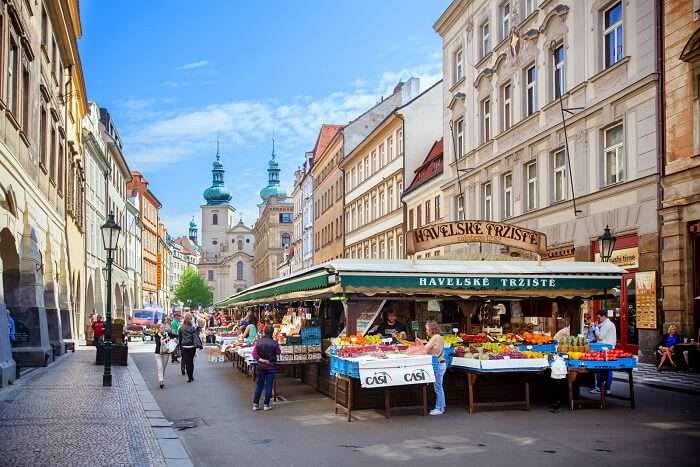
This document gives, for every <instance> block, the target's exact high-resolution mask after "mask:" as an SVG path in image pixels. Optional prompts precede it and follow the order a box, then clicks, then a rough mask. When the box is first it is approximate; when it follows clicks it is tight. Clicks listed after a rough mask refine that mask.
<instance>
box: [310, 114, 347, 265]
mask: <svg viewBox="0 0 700 467" xmlns="http://www.w3.org/2000/svg"><path fill="white" fill-rule="evenodd" d="M342 157H343V129H342V127H341V126H339V125H324V126H323V127H322V128H321V131H320V133H319V138H318V142H317V143H316V147H315V149H314V165H313V168H312V170H311V176H312V178H313V193H312V202H313V205H312V212H311V213H310V214H311V215H312V216H313V225H314V232H313V235H314V236H313V244H312V246H313V251H312V254H313V264H321V263H324V262H326V261H330V260H332V259H336V258H342V257H343V224H344V220H343V219H344V218H343V216H344V214H343V172H342V171H341V170H340V167H339V164H340V161H341V160H342Z"/></svg>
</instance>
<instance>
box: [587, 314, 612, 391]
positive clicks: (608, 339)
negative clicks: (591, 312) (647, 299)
mask: <svg viewBox="0 0 700 467" xmlns="http://www.w3.org/2000/svg"><path fill="white" fill-rule="evenodd" d="M593 333H594V334H595V340H596V342H599V343H601V344H608V345H610V346H611V347H614V346H615V344H616V343H617V329H616V328H615V323H613V322H612V321H610V320H609V319H608V312H607V311H605V310H600V311H598V324H597V326H595V328H594V329H593ZM595 379H596V387H595V388H593V389H592V390H591V392H592V393H598V394H599V393H600V388H601V386H602V383H603V380H605V391H606V393H609V392H610V388H611V387H612V382H613V373H612V371H609V370H603V371H599V372H597V373H596V375H595Z"/></svg>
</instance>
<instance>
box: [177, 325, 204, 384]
mask: <svg viewBox="0 0 700 467" xmlns="http://www.w3.org/2000/svg"><path fill="white" fill-rule="evenodd" d="M178 341H179V343H180V350H181V352H182V361H183V363H184V364H185V370H186V372H187V382H188V383H191V382H192V381H194V356H195V353H196V352H197V349H201V348H203V346H202V339H201V338H200V337H199V333H198V332H197V329H195V327H194V326H193V324H192V313H186V314H185V319H184V320H183V322H182V326H180V332H178Z"/></svg>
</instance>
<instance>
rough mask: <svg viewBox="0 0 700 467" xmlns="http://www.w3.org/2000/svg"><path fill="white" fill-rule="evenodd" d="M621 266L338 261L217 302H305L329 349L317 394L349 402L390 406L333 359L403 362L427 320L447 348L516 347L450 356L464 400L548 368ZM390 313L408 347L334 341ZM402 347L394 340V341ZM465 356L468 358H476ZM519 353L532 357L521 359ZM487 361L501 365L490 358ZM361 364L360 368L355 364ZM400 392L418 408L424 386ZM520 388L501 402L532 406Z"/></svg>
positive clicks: (398, 400)
mask: <svg viewBox="0 0 700 467" xmlns="http://www.w3.org/2000/svg"><path fill="white" fill-rule="evenodd" d="M623 272H624V271H623V270H622V269H620V268H619V267H617V266H615V265H612V264H607V263H587V262H538V261H449V260H443V261H430V260H429V261H415V262H413V261H407V260H395V261H381V260H335V261H331V262H329V263H325V264H323V265H319V266H316V267H313V268H311V269H308V270H305V271H302V272H300V273H297V274H294V275H292V276H288V277H285V278H281V279H277V280H272V281H268V282H266V283H262V284H258V285H256V286H254V287H251V288H249V289H247V290H245V291H243V292H240V293H238V294H236V295H234V296H232V297H230V298H228V299H227V300H225V301H223V302H221V303H219V304H217V305H216V306H217V307H221V308H226V309H233V310H247V309H258V310H260V311H262V310H265V309H267V310H271V309H281V310H284V309H285V307H290V306H308V307H311V308H312V316H313V317H314V318H315V319H317V320H318V327H319V328H320V329H321V334H322V335H321V337H322V338H323V341H322V342H323V344H322V350H323V351H324V352H326V351H328V349H330V351H328V352H326V353H327V355H325V357H324V358H323V359H322V361H321V365H320V374H317V375H314V376H315V377H316V378H317V379H316V380H317V381H318V390H319V391H321V392H323V393H325V394H327V395H329V396H330V397H334V398H335V397H338V396H337V395H338V394H339V393H340V394H341V396H342V397H341V399H342V398H343V397H344V398H347V399H349V400H346V401H345V402H346V403H345V404H344V406H345V407H346V408H347V407H352V408H386V400H385V394H384V391H376V390H374V389H373V388H369V387H362V384H361V383H362V382H361V380H360V377H359V374H357V375H356V376H355V375H353V374H346V373H345V372H343V371H338V368H337V367H335V366H334V363H333V362H334V360H335V359H337V358H338V354H337V350H339V348H345V349H346V350H348V349H355V350H356V351H357V352H358V355H357V356H356V357H358V358H360V357H363V354H368V353H369V354H372V355H369V356H371V357H372V358H374V359H376V361H377V362H379V363H377V364H378V365H384V368H381V366H380V367H378V368H375V369H379V370H382V369H391V368H395V366H396V363H397V358H399V359H400V358H404V357H400V356H399V355H400V354H401V353H404V352H407V351H408V349H409V348H410V347H411V345H412V343H413V339H415V338H416V337H421V338H423V337H425V336H424V331H423V327H424V324H425V322H426V321H427V320H435V321H437V322H438V323H439V325H440V327H441V329H442V333H443V334H445V335H452V336H450V337H452V338H453V339H454V341H453V342H452V343H451V345H453V346H454V347H455V348H458V347H460V346H461V347H463V346H464V345H467V347H468V345H469V344H470V342H469V341H468V339H467V340H466V341H465V340H464V339H463V337H464V335H467V336H481V337H480V338H481V339H486V340H487V341H488V342H489V343H497V344H502V345H504V346H508V347H509V349H510V348H511V346H512V350H513V351H518V352H519V353H520V354H519V355H518V356H517V357H518V358H515V357H516V356H515V354H513V355H503V358H499V357H498V356H497V355H493V358H492V357H491V356H489V355H490V354H496V353H498V352H494V351H493V350H496V349H491V350H489V349H488V348H487V349H486V353H485V354H484V356H481V357H479V358H480V360H478V365H479V366H478V368H476V367H474V366H472V367H471V368H470V367H469V366H468V365H464V364H463V363H465V362H463V361H461V360H457V361H456V362H452V367H453V368H455V369H457V368H460V369H461V370H460V372H458V371H454V372H448V375H447V378H446V381H445V386H446V391H447V397H448V403H449V404H451V405H452V404H455V403H459V404H462V403H465V404H467V403H469V402H470V399H469V394H468V392H469V387H471V389H472V394H473V395H474V397H476V395H478V394H479V393H480V392H483V390H482V389H481V388H480V384H481V381H485V380H487V379H489V378H488V377H487V376H486V375H488V374H495V373H500V374H501V375H503V374H507V373H509V372H510V373H511V376H516V375H524V374H526V373H538V374H542V373H544V372H545V371H547V367H548V361H549V360H550V359H551V357H552V355H553V354H554V353H555V352H556V346H555V343H554V341H553V340H552V335H553V334H554V333H555V332H557V331H558V330H560V328H563V327H564V326H563V324H566V325H567V327H569V328H570V329H569V333H570V335H572V336H576V335H578V334H579V333H580V332H581V331H582V330H581V329H580V324H579V323H580V322H581V313H582V311H581V308H582V304H583V303H584V301H585V300H587V299H590V298H591V297H596V296H597V297H601V296H604V294H605V291H606V290H609V289H610V288H612V287H613V286H614V285H615V284H618V283H619V280H620V277H621V275H622V273H623ZM390 310H391V311H393V314H395V315H397V316H398V321H399V322H400V323H401V324H402V331H405V332H404V334H406V337H407V339H406V341H405V342H404V343H403V345H405V348H402V347H398V346H394V347H391V349H388V348H381V347H379V348H368V349H365V350H367V351H363V349H362V345H364V344H363V343H361V342H355V343H353V342H349V343H348V342H346V343H343V344H344V345H342V346H338V341H335V342H334V341H331V339H332V338H336V337H338V336H347V337H348V338H350V339H352V338H353V337H354V338H355V339H356V340H358V339H359V338H363V337H365V336H368V335H371V334H373V333H375V332H378V330H385V329H386V327H387V323H386V317H387V313H388V312H389V311H390ZM514 336H518V337H514ZM525 337H527V338H525ZM401 343H402V342H401V341H400V340H395V341H394V344H401ZM472 344H473V343H472ZM528 347H529V348H528ZM466 350H469V349H466ZM462 351H464V349H462ZM509 351H510V350H509ZM333 352H336V353H335V355H332V353H333ZM482 352H483V347H482ZM537 352H540V353H542V354H543V355H537V354H536V353H537ZM476 353H479V351H478V349H477V350H476ZM328 354H331V355H328ZM364 356H367V355H364ZM471 357H472V358H471V359H472V360H474V358H473V355H472V356H471ZM505 357H507V358H505ZM520 357H523V358H520ZM458 358H464V357H463V356H459V357H458ZM482 358H483V360H482ZM521 359H522V360H528V361H526V362H522V363H521V362H519V360H521ZM490 360H494V361H496V360H503V362H501V363H490ZM365 361H369V360H365ZM572 361H573V359H572ZM357 363H358V366H357V369H358V370H359V361H358V362H357ZM499 365H500V367H499ZM465 369H466V370H467V371H466V373H467V374H472V375H473V376H472V377H471V378H472V379H471V383H470V382H469V381H470V380H469V378H467V377H465V373H464V372H461V371H464V370H465ZM525 370H527V371H525ZM427 373H429V371H427ZM338 375H340V377H341V378H338ZM531 376H532V375H528V378H529V377H531ZM347 378H351V379H354V380H356V381H355V383H353V384H355V385H356V386H353V388H354V389H355V390H353V391H351V390H350V389H349V388H346V387H345V386H347V382H344V381H343V379H347ZM307 379H308V380H312V379H313V378H307ZM339 380H340V386H341V388H340V389H339V386H338V381H339ZM460 380H461V381H460ZM428 384H429V383H428ZM402 386H403V385H402ZM484 387H486V386H484ZM403 389H405V390H404V391H403V392H402V391H401V388H400V387H397V388H396V390H395V391H392V401H391V403H392V406H393V405H394V404H395V405H401V406H403V405H418V406H420V405H423V401H422V397H421V394H420V391H417V390H416V388H415V387H410V386H407V385H406V387H405V388H403ZM519 391H520V396H518V395H517V394H513V395H511V396H513V397H510V398H509V397H506V395H504V397H503V399H504V402H513V401H516V400H517V401H521V400H522V401H524V402H523V404H522V405H524V406H527V405H529V404H528V402H527V401H526V398H523V397H522V396H523V393H524V392H526V391H528V387H527V386H524V387H523V386H521V387H520V388H519ZM477 399H478V398H477ZM471 402H472V404H471V405H470V406H472V407H476V405H474V404H478V400H475V399H472V400H471Z"/></svg>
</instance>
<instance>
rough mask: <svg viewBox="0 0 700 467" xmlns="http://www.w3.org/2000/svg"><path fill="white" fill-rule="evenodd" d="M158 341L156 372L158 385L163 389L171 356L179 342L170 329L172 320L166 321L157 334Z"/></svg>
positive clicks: (167, 319)
mask: <svg viewBox="0 0 700 467" xmlns="http://www.w3.org/2000/svg"><path fill="white" fill-rule="evenodd" d="M155 340H156V351H155V354H156V355H155V358H156V370H157V372H158V384H159V386H160V388H161V389H163V388H164V387H165V369H166V368H167V367H168V362H169V361H170V354H171V353H172V352H174V351H175V348H176V347H177V341H176V340H175V334H173V332H172V328H171V327H170V318H166V319H165V323H164V324H161V325H160V326H159V328H158V332H157V333H156V334H155Z"/></svg>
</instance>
